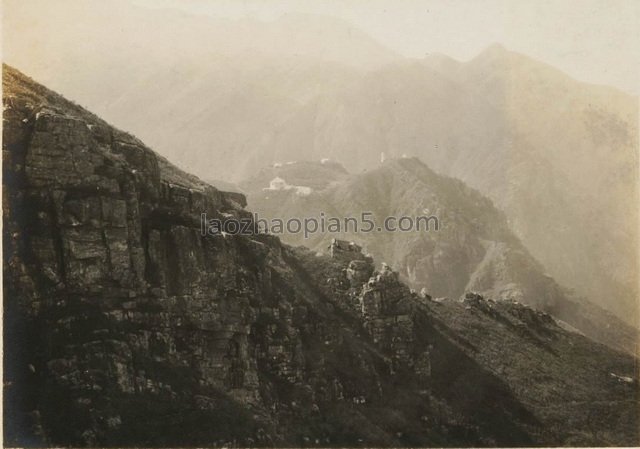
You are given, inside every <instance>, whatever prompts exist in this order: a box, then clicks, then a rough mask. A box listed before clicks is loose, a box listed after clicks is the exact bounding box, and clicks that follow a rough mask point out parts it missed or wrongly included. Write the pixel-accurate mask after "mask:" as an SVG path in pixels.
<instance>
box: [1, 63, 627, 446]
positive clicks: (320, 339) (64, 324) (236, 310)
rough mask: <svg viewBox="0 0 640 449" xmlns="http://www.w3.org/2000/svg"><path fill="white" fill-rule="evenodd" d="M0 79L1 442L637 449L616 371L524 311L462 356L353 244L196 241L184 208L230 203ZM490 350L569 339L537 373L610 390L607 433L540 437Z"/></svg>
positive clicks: (6, 75) (618, 367) (100, 127)
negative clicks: (339, 247)
mask: <svg viewBox="0 0 640 449" xmlns="http://www.w3.org/2000/svg"><path fill="white" fill-rule="evenodd" d="M3 69H4V70H3V88H4V126H3V133H4V134H3V161H4V164H3V187H4V188H3V223H4V261H5V263H4V286H3V287H4V327H5V337H4V341H5V348H4V354H5V365H4V366H5V369H4V372H5V389H4V393H5V414H4V416H5V420H6V422H5V441H6V442H7V444H13V445H19V446H25V445H56V446H95V445H98V446H134V445H138V446H195V445H201V446H223V445H224V446H229V445H235V446H245V447H246V446H292V445H295V446H327V445H347V446H355V445H363V446H365V445H369V446H371V445H375V446H435V445H438V446H442V445H509V446H513V445H533V444H563V443H564V442H566V441H567V438H569V437H572V438H574V439H575V441H577V442H580V443H586V444H606V443H609V442H613V443H618V444H627V445H629V444H632V442H633V441H634V438H636V437H637V434H636V433H635V430H630V429H632V428H634V424H636V423H637V414H636V412H634V411H633V404H632V403H630V402H629V399H628V397H629V395H630V394H632V393H631V392H630V391H629V390H628V387H627V385H626V384H622V383H620V382H617V381H615V379H613V381H612V382H614V384H613V386H611V385H609V384H608V382H611V379H612V377H611V376H610V375H609V373H610V372H613V373H615V374H616V375H618V376H623V377H630V378H634V376H636V374H635V373H634V360H633V359H632V358H631V357H628V356H625V355H622V354H619V353H616V352H613V351H610V350H608V349H606V348H604V347H602V346H599V345H596V344H594V343H593V342H591V341H590V340H588V339H586V338H584V337H583V336H580V335H577V334H573V333H570V332H567V331H565V330H564V329H562V328H561V327H559V326H558V325H557V324H556V323H555V321H553V320H552V319H544V320H537V321H536V318H535V315H532V316H529V315H527V313H528V312H522V313H521V314H520V315H518V316H517V317H516V318H512V319H510V320H508V321H509V323H511V322H512V321H514V322H515V321H517V320H522V321H518V322H520V323H522V324H521V325H519V326H516V325H515V324H514V325H513V326H510V327H509V326H507V327H505V326H506V325H500V324H499V323H500V321H497V319H495V321H494V322H492V323H485V322H484V321H480V320H481V319H482V320H485V317H484V316H480V315H476V313H478V314H481V313H482V312H481V311H480V312H473V311H472V312H470V313H469V315H468V316H466V318H465V319H466V320H468V323H472V324H471V325H469V327H470V328H472V329H473V328H475V327H474V325H473V323H476V324H477V323H482V325H483V326H486V327H487V328H491V326H495V328H493V331H492V332H489V333H488V334H487V335H486V336H483V337H478V338H479V339H480V340H481V341H480V342H474V343H473V344H472V343H468V344H466V343H464V337H461V335H462V334H464V332H463V331H462V330H460V329H458V330H455V331H453V330H452V329H453V327H450V326H457V325H458V322H457V321H456V319H455V318H456V317H460V316H462V315H460V314H457V313H455V314H454V313H453V312H452V314H449V313H448V312H447V311H458V310H457V309H456V307H458V306H457V305H456V304H457V303H455V304H453V303H452V304H448V303H433V304H429V301H428V299H427V296H426V295H422V296H418V295H416V294H415V293H413V292H412V291H411V290H409V289H408V287H406V286H404V285H403V284H402V283H401V282H400V281H399V280H398V276H397V274H396V273H394V272H393V271H392V270H391V269H390V268H389V267H383V268H381V269H380V270H377V271H376V270H374V265H373V261H372V260H371V259H370V258H367V257H366V256H363V255H362V254H361V253H360V252H359V251H348V252H344V253H340V254H339V255H338V257H333V258H332V257H329V256H318V255H316V254H315V253H312V252H310V251H308V250H306V249H304V248H298V249H292V248H290V247H287V246H286V245H283V244H282V243H280V241H279V240H278V239H276V238H275V237H273V236H269V235H263V234H259V233H255V234H254V235H251V236H233V235H223V234H220V235H215V236H211V235H203V233H202V232H201V228H200V226H201V223H200V216H201V214H202V213H206V214H207V216H208V217H212V218H213V217H219V218H220V219H229V217H234V218H250V216H251V215H250V214H249V213H248V212H247V211H245V210H244V209H243V207H244V202H245V200H244V197H243V196H242V195H239V194H234V193H226V192H222V191H219V190H217V189H216V188H214V187H212V186H209V185H206V184H204V183H202V182H201V181H199V180H198V179H197V178H194V177H193V176H190V175H188V174H185V173H183V172H181V171H180V170H179V169H177V168H175V167H174V166H172V165H171V164H169V163H168V162H167V161H165V160H163V159H162V158H160V157H159V156H157V155H156V154H155V153H153V152H152V151H151V150H150V149H148V148H147V147H145V146H144V145H143V144H142V143H141V142H140V141H139V140H137V139H136V138H134V137H132V136H130V135H128V134H126V133H123V132H121V131H118V130H116V129H114V128H112V127H110V126H109V125H107V124H106V123H105V122H103V121H102V120H100V119H99V118H97V117H95V116H93V115H92V114H90V113H88V112H87V111H85V110H84V109H82V108H80V107H78V106H76V105H74V104H72V103H70V102H68V101H66V100H65V99H63V98H62V97H60V96H58V95H56V94H55V93H53V92H51V91H49V90H47V89H46V88H44V87H43V86H40V85H38V84H36V83H34V82H33V81H31V80H29V79H28V78H26V77H25V76H24V75H22V74H20V73H19V72H17V71H16V70H14V69H11V68H9V67H6V66H5V67H4V68H3ZM500 307H502V306H500ZM437 308H441V309H443V310H444V311H443V310H436V309H437ZM519 313H520V312H519ZM500 316H502V315H500ZM452 317H453V318H452ZM447 320H451V323H448V322H447ZM531 324H533V325H535V326H537V328H536V329H537V330H536V334H535V337H536V339H533V340H532V337H531V334H530V332H529V327H530V325H531ZM531 332H533V331H531ZM541 338H544V339H546V340H543V341H542V343H540V339H541ZM482 339H484V340H482ZM500 339H508V341H510V342H512V343H513V344H514V345H517V344H520V347H521V351H532V353H534V352H535V351H537V350H538V348H539V347H541V346H540V345H542V347H550V348H551V350H556V349H554V348H555V347H556V346H555V345H556V342H558V341H561V342H563V345H564V346H562V350H563V351H566V352H563V353H562V355H563V356H564V355H566V354H570V353H569V352H568V349H567V346H568V345H571V346H572V347H573V349H572V350H573V351H575V352H576V353H577V354H578V356H576V357H573V358H570V360H569V361H567V362H563V361H562V360H556V361H555V365H554V366H560V367H561V368H562V369H564V370H565V371H566V372H570V373H574V372H580V373H582V374H581V377H580V379H578V380H576V381H575V382H574V383H575V384H576V385H578V386H579V387H580V388H581V390H580V391H581V392H582V397H583V398H585V400H589V399H592V398H595V397H602V396H604V397H607V398H608V400H609V404H610V405H611V407H613V408H615V409H616V410H618V411H619V412H620V416H619V418H620V419H619V423H618V424H617V425H616V426H615V427H613V428H612V429H613V430H609V425H608V424H607V425H600V424H599V422H598V421H595V424H593V423H592V420H591V421H590V420H589V419H587V418H580V419H578V420H577V421H576V422H575V423H574V424H573V425H572V426H571V429H570V430H571V431H567V430H565V431H563V430H562V429H555V430H553V432H549V429H550V426H552V425H554V424H555V423H556V422H557V421H558V420H560V419H562V418H566V415H563V414H562V412H561V411H560V412H556V414H555V415H554V416H553V417H552V418H549V417H548V416H547V415H545V413H544V412H543V411H544V409H543V408H541V407H539V406H538V404H537V403H535V401H534V400H533V398H532V397H531V396H530V395H528V393H527V390H526V388H524V386H525V385H526V380H525V377H526V376H525V374H523V373H524V372H525V370H527V369H528V368H530V365H527V364H526V363H524V362H522V363H521V364H520V365H518V366H515V367H514V369H512V370H511V371H509V373H508V374H509V376H507V377H505V378H504V379H503V378H502V377H501V374H500V371H496V370H493V369H492V367H491V363H492V362H495V363H496V364H500V365H502V364H503V363H504V360H505V359H506V358H507V357H506V356H505V355H502V354H500V353H499V352H498V353H496V352H495V351H488V352H482V351H476V352H474V351H473V350H470V349H469V346H473V345H477V346H483V345H486V346H487V347H489V348H494V346H495V342H496V341H499V340H500ZM485 340H486V341H485ZM594 351H595V353H597V354H599V355H600V358H599V359H598V360H597V361H598V363H600V364H601V365H598V364H596V363H595V362H593V363H592V361H591V358H590V356H591V354H592V353H593V352H594ZM478 355H480V356H478ZM530 363H535V359H532V360H531V361H530ZM516 368H517V369H516ZM518 369H520V371H518ZM541 369H542V370H543V371H544V369H545V368H544V367H542V368H541ZM600 371H603V372H605V375H604V377H603V379H604V381H602V380H601V379H600V377H599V376H600ZM544 374H545V372H543V373H542V374H541V376H540V379H539V382H540V383H541V385H543V386H547V385H550V386H558V385H560V384H564V383H572V379H571V378H570V377H567V375H566V373H563V372H562V371H561V370H557V371H549V372H546V376H547V377H544ZM518 376H520V377H521V379H520V381H519V382H520V383H518V380H517V379H518ZM589 383H591V384H592V385H591V387H590V388H586V389H585V388H584V386H585V384H589ZM516 387H518V389H516ZM549 400H552V398H551V399H549ZM625 401H626V402H625ZM586 404H587V405H584V407H585V408H586V409H588V410H589V411H592V412H593V413H596V412H597V413H601V412H602V409H601V408H598V406H597V405H594V406H591V405H588V404H589V403H588V402H587V403H586ZM553 405H555V406H558V404H556V403H554V404H553ZM8 410H10V411H11V412H10V413H8ZM554 419H555V421H554ZM590 426H591V427H590Z"/></svg>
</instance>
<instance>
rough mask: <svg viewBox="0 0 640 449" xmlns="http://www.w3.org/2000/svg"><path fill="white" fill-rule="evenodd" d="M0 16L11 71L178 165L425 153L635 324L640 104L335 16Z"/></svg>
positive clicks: (494, 53)
mask: <svg viewBox="0 0 640 449" xmlns="http://www.w3.org/2000/svg"><path fill="white" fill-rule="evenodd" d="M7 5H8V6H7V8H6V9H7V11H10V12H11V13H10V14H7V15H6V18H5V21H4V23H3V25H4V29H5V33H7V35H10V36H17V38H16V39H10V40H7V42H6V45H5V50H4V52H5V57H6V58H8V59H7V60H8V61H10V62H12V63H14V64H17V66H18V67H22V68H24V69H28V71H29V72H30V73H33V74H36V75H37V76H38V77H39V79H42V80H44V81H45V82H46V83H47V84H48V85H50V86H52V87H54V88H56V89H57V90H59V91H61V92H62V93H64V94H65V95H67V96H69V97H70V98H73V99H75V100H77V101H80V102H82V103H83V104H87V105H89V106H90V107H91V108H92V109H93V110H95V111H97V112H98V113H99V114H100V115H101V116H103V117H105V118H107V119H108V120H110V121H111V122H113V123H116V124H118V125H121V126H126V127H127V129H130V130H132V131H133V132H134V133H135V134H136V135H138V136H139V137H141V138H143V139H144V140H145V141H146V142H148V143H149V144H151V145H152V146H153V147H154V148H156V149H157V150H158V151H160V153H161V154H164V155H165V156H167V157H171V158H172V159H173V160H176V161H178V162H179V163H180V164H181V165H182V167H183V168H186V169H188V170H189V171H191V172H194V173H196V174H198V175H200V176H202V177H204V178H207V179H209V178H214V179H218V178H219V179H223V178H224V179H225V180H227V181H238V180H240V179H243V178H246V177H247V176H249V175H250V174H253V173H255V172H256V171H257V170H258V169H259V168H260V167H263V166H265V165H267V164H270V163H274V162H284V161H287V160H310V159H320V158H325V157H329V158H332V159H336V160H339V161H341V162H342V163H343V164H345V166H347V167H348V168H349V169H350V170H352V171H357V170H360V169H366V168H371V167H373V166H375V164H377V161H378V160H379V155H380V153H381V152H385V153H386V154H387V155H389V156H396V157H398V156H400V155H402V154H404V153H406V154H408V155H410V156H419V157H420V158H422V159H423V160H425V161H426V162H427V163H428V164H429V166H430V167H432V168H433V169H434V170H436V171H437V172H439V173H443V174H446V175H449V176H453V177H457V178H459V179H461V180H463V181H464V182H465V183H467V184H468V185H470V186H471V187H474V188H476V189H478V190H480V191H481V192H482V193H484V194H485V195H487V196H488V197H489V198H491V199H492V200H493V201H494V203H495V204H496V205H497V206H498V207H499V208H500V209H502V210H504V211H505V212H506V214H507V217H508V219H509V221H510V224H511V227H512V229H513V230H514V231H515V233H516V235H517V236H518V237H519V238H520V239H521V240H522V241H523V243H524V244H525V246H527V248H528V249H529V251H531V253H532V254H533V255H534V256H535V257H536V258H537V259H538V260H540V262H541V263H542V264H543V265H544V266H545V267H546V269H547V270H548V271H549V272H550V274H551V275H553V276H554V277H555V278H556V279H558V280H559V281H560V282H561V283H563V284H565V285H568V286H570V287H571V288H573V289H575V290H576V291H577V292H578V293H579V294H580V295H583V296H587V297H589V298H590V300H592V301H597V302H599V305H601V306H603V307H605V308H607V309H609V310H612V311H614V312H615V313H616V314H617V315H618V316H620V317H622V318H623V319H625V320H627V321H629V322H630V323H631V324H633V325H636V326H637V324H638V323H637V322H635V318H636V317H637V316H638V297H639V292H638V278H637V273H638V269H639V265H638V260H637V251H636V249H637V247H638V243H639V241H638V235H637V230H638V215H637V204H638V202H639V200H640V197H639V195H638V190H637V184H638V170H637V167H638V156H637V148H638V99H637V98H636V97H632V96H630V95H627V94H624V93H622V92H619V91H617V90H615V89H611V88H607V87H602V86H593V85H588V84H585V83H580V82H578V81H575V80H573V79H571V78H569V77H568V76H566V75H565V74H563V73H561V72H560V71H558V70H556V69H554V68H552V67H549V66H547V65H545V64H542V63H540V62H538V61H534V60H532V59H530V58H527V57H525V56H524V55H520V54H516V53H514V52H510V51H507V50H505V49H504V48H502V47H500V46H499V45H495V46H492V47H491V48H489V49H487V50H486V51H485V52H483V53H482V54H480V55H478V56H477V57H476V58H474V59H473V60H471V61H469V62H466V63H460V62H457V61H454V60H452V59H450V58H447V57H446V56H443V55H432V56H430V57H428V58H425V59H424V60H416V61H408V60H404V59H402V58H399V57H398V56H397V55H395V54H394V53H393V52H391V51H389V50H388V49H386V48H384V47H383V46H382V45H380V44H378V43H376V42H375V41H374V40H372V39H371V38H369V37H368V36H366V35H365V34H364V33H362V32H360V31H358V30H357V29H354V28H353V27H352V26H350V25H349V24H347V23H345V22H343V21H340V20H338V19H332V18H328V17H313V16H285V17H283V18H281V19H279V20H277V21H275V22H273V23H269V22H260V21H255V20H244V19H243V20H222V19H214V18H211V17H204V16H191V15H188V14H184V13H181V12H177V11H170V10H147V9H142V8H139V7H133V6H132V5H130V4H127V3H126V2H115V4H114V2H110V3H109V5H106V4H105V3H104V2H91V3H87V2H75V3H73V2H70V1H69V0H65V3H64V4H63V5H67V6H69V5H73V11H74V14H75V15H76V17H77V19H76V20H74V21H72V22H71V23H70V22H69V21H68V20H65V19H66V15H65V7H60V8H59V9H57V10H55V11H53V12H52V13H51V14H46V15H45V14H43V13H42V12H41V10H43V8H41V5H40V4H39V2H37V1H35V2H34V1H32V2H19V1H13V2H11V1H10V2H8V3H7ZM61 24H64V25H61ZM60 29H64V30H65V33H64V34H63V33H59V30H60ZM104 55H109V58H108V59H107V58H105V57H104ZM122 67H126V68H127V70H121V68H122ZM141 104H144V105H145V107H144V108H140V105H141ZM238 154H242V155H243V157H237V156H238ZM586 242H588V243H586Z"/></svg>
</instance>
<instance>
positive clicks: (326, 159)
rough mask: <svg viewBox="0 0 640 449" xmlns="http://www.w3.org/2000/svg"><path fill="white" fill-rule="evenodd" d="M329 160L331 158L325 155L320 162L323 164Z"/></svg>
mask: <svg viewBox="0 0 640 449" xmlns="http://www.w3.org/2000/svg"><path fill="white" fill-rule="evenodd" d="M330 160H331V159H329V158H328V157H325V158H322V159H320V163H321V164H323V165H324V164H326V163H327V162H329V161H330Z"/></svg>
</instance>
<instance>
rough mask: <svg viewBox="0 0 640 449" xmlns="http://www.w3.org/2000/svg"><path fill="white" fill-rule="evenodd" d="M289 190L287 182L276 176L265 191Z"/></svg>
mask: <svg viewBox="0 0 640 449" xmlns="http://www.w3.org/2000/svg"><path fill="white" fill-rule="evenodd" d="M288 188H289V185H288V184H287V181H285V180H284V179H282V178H281V177H280V176H276V177H275V178H273V179H272V180H271V181H270V182H269V187H268V188H267V189H265V190H286V189H288Z"/></svg>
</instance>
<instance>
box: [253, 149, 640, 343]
mask: <svg viewBox="0 0 640 449" xmlns="http://www.w3.org/2000/svg"><path fill="white" fill-rule="evenodd" d="M301 173H304V174H305V175H304V176H303V175H302V174H301ZM274 177H278V178H280V179H282V180H284V182H285V183H286V184H291V185H297V186H309V187H312V192H311V193H310V194H307V195H300V193H299V192H298V191H296V190H294V189H287V190H273V189H266V190H265V187H267V186H269V182H270V180H271V179H273V178H274ZM241 187H242V188H243V190H244V191H245V192H246V193H247V195H248V202H249V206H250V208H251V209H253V210H254V211H255V212H256V213H258V215H259V217H260V218H266V219H271V218H274V217H278V218H282V219H284V220H286V219H289V218H299V219H301V220H304V218H314V217H315V218H320V217H321V215H322V214H324V215H325V216H326V217H327V220H328V218H329V217H338V218H342V217H348V216H354V217H357V218H360V217H361V213H362V212H366V213H369V214H370V216H369V217H368V218H369V219H370V220H372V221H373V222H374V223H375V224H376V227H378V228H379V227H382V225H383V223H384V221H385V218H386V217H396V221H395V222H394V223H393V224H394V225H395V226H398V223H397V219H398V218H399V217H403V216H407V217H412V218H414V219H415V217H420V216H426V217H429V216H434V217H436V218H437V220H438V224H439V226H440V227H439V229H438V230H435V229H434V225H435V223H434V222H431V224H430V225H431V226H430V229H429V230H428V231H427V230H426V225H425V223H422V227H421V228H420V229H412V230H411V231H410V232H400V231H396V232H385V231H384V229H382V231H380V230H379V229H374V231H373V232H368V233H367V232H358V231H356V230H355V229H354V227H353V226H352V227H349V228H348V229H347V230H346V232H337V233H335V232H334V233H325V232H316V233H312V234H310V235H309V236H308V238H305V235H304V234H303V233H302V232H299V233H286V232H285V233H284V234H283V235H282V239H283V240H284V241H285V242H287V243H290V244H295V245H300V244H304V245H306V246H309V247H310V248H312V249H315V250H317V251H325V250H326V248H327V247H328V245H329V244H330V242H331V239H332V238H334V237H338V238H344V239H346V240H349V241H354V242H356V243H358V244H360V245H364V247H365V248H366V250H367V251H368V252H370V253H371V255H372V256H373V257H374V258H375V259H377V260H381V261H386V262H387V263H389V264H390V266H392V267H393V268H394V269H397V270H399V272H400V273H401V275H402V277H403V279H405V280H406V282H408V283H409V284H410V285H411V286H412V287H414V288H415V289H416V290H418V291H419V290H421V289H422V288H425V289H426V291H427V292H429V294H431V295H432V296H434V297H443V296H450V297H454V298H457V297H458V296H460V295H461V294H462V293H464V292H465V291H477V292H480V293H482V294H483V295H486V296H488V297H491V298H494V299H513V300H518V301H521V302H524V303H527V304H529V305H532V306H534V307H537V308H539V309H542V310H545V311H547V312H552V313H554V314H556V316H558V317H559V318H562V319H563V320H566V321H567V322H569V323H572V324H573V325H574V326H575V327H577V328H579V329H580V330H581V331H583V332H584V333H585V334H586V335H589V336H590V337H592V338H594V339H596V340H598V341H601V342H603V343H606V344H609V345H612V346H613V347H618V348H623V349H624V350H626V351H628V352H630V353H632V354H635V353H636V351H637V340H638V335H637V332H636V331H635V330H634V329H633V328H631V327H630V326H628V325H625V324H624V323H622V322H621V321H620V320H619V319H617V318H615V317H614V316H613V315H611V314H610V313H607V312H605V311H604V310H602V309H600V308H598V307H596V306H594V305H593V304H590V303H589V302H588V301H586V300H585V299H584V298H579V297H577V296H576V295H575V294H573V293H572V292H570V291H568V290H566V289H563V288H561V287H560V286H559V285H558V284H557V283H556V282H555V281H554V280H553V278H552V277H550V276H549V275H547V274H546V273H545V270H544V268H543V267H542V265H540V263H538V262H537V261H536V260H535V258H533V257H532V256H531V254H530V253H529V252H528V251H527V249H526V248H525V247H524V246H523V245H522V243H521V242H520V241H519V239H518V238H517V237H516V236H515V235H514V233H513V232H511V230H510V227H509V224H508V221H507V219H506V217H505V215H504V214H503V213H502V212H500V211H499V210H497V209H496V208H495V207H494V205H493V204H492V202H491V200H489V199H487V198H486V197H484V196H482V195H481V194H480V193H479V192H477V191H475V190H473V189H471V188H469V187H467V186H466V185H464V184H463V183H462V182H460V181H458V180H456V179H453V178H448V177H445V176H441V175H438V174H436V173H435V172H434V171H432V170H431V169H429V168H428V167H427V166H426V165H425V164H423V163H422V162H421V161H420V160H418V159H417V158H401V159H390V160H386V161H385V162H384V163H383V164H381V165H380V166H379V167H378V168H376V169H374V170H370V171H367V172H366V173H362V174H358V175H347V174H346V173H345V171H344V169H343V168H342V167H341V166H340V165H337V164H329V163H326V162H325V163H319V162H299V163H294V164H285V165H282V166H279V167H274V168H271V169H268V170H262V171H261V172H259V173H258V174H256V175H255V176H253V177H251V178H250V179H249V180H248V181H247V182H245V183H242V184H241ZM366 227H367V225H366V223H364V222H361V224H360V229H361V230H362V229H365V228H366Z"/></svg>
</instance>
